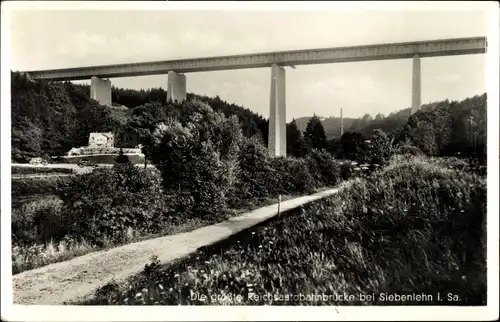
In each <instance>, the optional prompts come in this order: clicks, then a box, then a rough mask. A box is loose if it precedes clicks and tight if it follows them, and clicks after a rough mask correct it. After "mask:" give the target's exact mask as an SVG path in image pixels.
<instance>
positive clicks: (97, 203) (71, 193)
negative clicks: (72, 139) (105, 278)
mask: <svg viewBox="0 0 500 322" xmlns="http://www.w3.org/2000/svg"><path fill="white" fill-rule="evenodd" d="M61 198H62V199H63V201H64V208H63V211H64V212H65V213H66V214H67V216H68V220H69V222H70V223H71V227H70V234H71V235H72V236H74V237H75V238H83V239H86V240H88V241H90V242H92V243H95V244H97V245H103V243H104V241H105V240H107V239H110V238H111V239H113V240H116V241H121V240H123V239H124V238H126V232H127V230H128V229H129V228H132V229H134V230H138V231H143V232H147V233H154V232H158V231H161V229H162V228H163V224H164V223H165V222H168V220H167V218H165V216H168V214H169V213H170V209H169V208H168V207H167V203H166V202H165V201H166V199H168V196H164V195H163V190H162V188H161V179H160V177H159V176H157V175H155V174H154V173H153V172H150V171H147V170H144V169H139V168H137V167H135V166H134V165H132V164H122V165H120V166H116V167H114V168H113V170H112V171H110V172H104V173H90V174H85V175H81V176H78V177H77V178H75V179H74V181H73V182H72V184H71V185H70V186H69V187H68V188H67V189H65V191H64V192H63V194H62V196H61Z"/></svg>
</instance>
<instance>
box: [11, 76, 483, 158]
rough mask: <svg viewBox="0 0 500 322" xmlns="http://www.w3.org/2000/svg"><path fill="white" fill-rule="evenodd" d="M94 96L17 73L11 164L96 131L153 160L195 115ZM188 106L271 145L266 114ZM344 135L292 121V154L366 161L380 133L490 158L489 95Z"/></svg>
mask: <svg viewBox="0 0 500 322" xmlns="http://www.w3.org/2000/svg"><path fill="white" fill-rule="evenodd" d="M89 92H90V87H89V86H88V85H75V84H72V83H69V82H66V83H61V82H43V81H30V80H28V79H27V78H26V77H24V76H23V75H21V74H19V73H12V159H13V160H14V161H17V162H19V161H21V162H25V161H27V160H29V159H30V158H32V157H36V156H46V157H47V156H54V155H64V154H65V153H67V152H68V151H69V150H70V149H71V148H72V147H78V146H84V145H87V142H88V137H89V133H90V132H113V133H114V134H115V145H116V146H118V147H123V148H133V147H136V146H138V145H142V146H143V151H144V153H145V154H146V158H147V159H148V158H150V155H151V151H150V150H148V147H149V146H151V144H152V139H153V138H152V135H153V132H154V129H155V128H156V125H157V124H159V123H162V122H166V121H168V120H169V119H172V118H174V119H179V120H180V121H181V122H182V121H183V119H185V118H186V117H187V116H188V115H190V113H191V112H192V111H188V110H186V106H185V105H182V106H181V105H180V104H167V103H166V92H165V91H164V90H163V89H161V88H156V89H150V90H128V89H122V88H116V87H113V88H112V97H113V105H122V106H125V107H126V108H113V107H105V106H101V105H99V104H98V103H97V102H96V101H95V100H93V99H91V98H90V97H89ZM187 100H188V101H192V100H198V101H200V102H203V103H206V104H208V105H209V106H210V107H211V108H212V109H213V110H214V111H215V112H220V113H222V115H224V116H225V117H231V116H233V115H234V116H236V117H237V119H238V121H239V123H240V126H241V130H242V135H243V136H244V137H253V136H257V137H260V139H261V141H262V142H263V144H265V145H266V146H267V140H268V120H266V119H265V118H264V117H262V116H261V115H258V114H256V113H253V112H251V111H250V110H248V109H245V108H243V107H241V106H238V105H236V104H232V103H228V102H226V101H224V100H222V99H221V98H219V97H218V96H216V97H207V96H199V95H195V94H191V93H189V94H188V95H187ZM187 106H189V105H187ZM306 120H307V123H305V121H306ZM344 128H345V129H346V131H345V133H344V134H343V135H342V137H340V118H326V119H320V118H319V117H318V116H316V115H314V116H313V117H311V118H300V119H297V120H293V121H292V122H291V123H289V124H287V130H286V132H287V154H288V155H291V156H295V157H305V156H307V155H309V154H310V152H311V150H312V149H317V150H326V151H329V152H330V153H331V154H333V155H334V156H336V157H337V158H345V159H355V160H362V159H363V158H364V157H363V156H364V155H366V153H368V152H367V151H370V148H369V146H370V144H371V143H370V140H372V139H373V138H374V133H379V131H378V130H380V131H382V132H383V133H385V134H386V135H387V136H388V139H389V140H390V141H391V142H392V143H391V144H393V145H399V146H407V147H408V146H409V147H415V148H418V149H419V150H421V151H422V152H423V153H426V154H429V155H456V154H472V153H475V154H481V155H484V154H485V151H486V148H485V146H486V94H483V95H481V96H474V97H472V98H467V99H465V100H463V101H461V102H456V101H448V100H445V101H442V102H434V103H431V104H427V105H424V106H423V107H422V109H421V110H419V111H418V112H417V113H415V114H414V115H412V116H411V117H410V109H403V110H400V111H397V112H394V113H391V114H390V115H388V116H384V115H382V114H377V115H376V116H375V118H372V117H371V116H370V115H369V114H366V115H364V116H363V117H361V118H358V119H344ZM377 135H379V134H377Z"/></svg>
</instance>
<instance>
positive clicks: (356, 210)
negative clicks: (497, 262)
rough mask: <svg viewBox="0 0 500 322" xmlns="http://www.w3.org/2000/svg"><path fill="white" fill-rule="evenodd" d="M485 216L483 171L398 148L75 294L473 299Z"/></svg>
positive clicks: (478, 293) (243, 300)
mask: <svg viewBox="0 0 500 322" xmlns="http://www.w3.org/2000/svg"><path fill="white" fill-rule="evenodd" d="M485 221H486V183H485V179H484V178H482V177H480V176H477V175H475V174H469V173H464V172H462V171H457V170H454V169H449V168H445V167H443V166H442V165H439V164H436V163H433V162H428V161H426V160H425V159H422V158H415V159H410V160H408V159H406V160H403V159H398V160H397V162H395V161H393V163H392V164H390V165H389V166H388V167H387V168H386V169H383V170H382V171H379V172H376V173H374V174H372V175H371V176H369V177H368V178H367V179H361V178H355V179H352V180H351V181H350V183H349V185H348V186H347V187H346V188H345V189H343V190H342V191H341V192H339V194H337V195H335V196H333V197H331V198H329V199H326V200H322V201H319V202H315V203H313V204H312V205H310V206H307V207H305V208H304V209H303V210H302V211H298V212H296V213H295V214H293V215H290V216H283V217H282V218H281V219H279V220H276V221H274V222H272V223H271V224H268V225H267V226H263V227H259V228H256V229H254V230H252V231H247V232H244V233H242V234H240V235H239V236H238V239H236V240H232V241H231V242H228V243H227V244H225V245H223V246H217V247H213V248H210V249H207V250H204V251H200V252H198V253H197V254H195V255H193V256H192V257H190V258H188V259H185V260H182V261H180V262H177V263H174V264H169V265H164V266H162V265H160V263H158V262H157V261H153V263H151V264H150V265H148V266H147V267H146V268H145V270H144V271H143V272H142V273H141V274H139V275H137V276H134V277H132V278H131V279H129V280H128V281H127V282H126V283H125V284H121V285H118V284H116V283H111V284H109V285H107V286H105V287H104V288H102V289H99V290H98V291H97V292H96V294H95V297H94V298H93V299H92V300H90V301H88V302H85V303H83V304H107V305H109V304H117V305H123V304H130V305H137V304H159V305H165V304H167V305H168V304H172V305H176V304H198V305H199V304H215V305H221V304H244V305H262V304H273V305H325V304H326V305H333V304H335V305H351V304H361V305H369V304H380V305H401V304H403V305H424V304H428V305H484V304H485V302H486V264H485V249H486V236H485V227H486V225H485ZM300 294H302V295H303V296H302V297H300ZM311 294H316V295H327V297H326V298H325V297H319V298H318V297H315V298H312V297H311V296H310V295H311ZM344 294H347V295H349V296H351V297H348V298H345V297H341V296H340V295H344ZM384 294H385V295H389V294H392V295H395V294H399V295H410V294H419V295H420V296H421V298H413V299H411V298H410V299H407V300H406V301H403V300H401V299H399V300H397V299H396V300H395V301H388V299H389V297H387V296H384ZM201 295H204V296H205V297H204V300H201ZM264 295H267V297H265V296H264ZM307 295H309V297H306V296H307ZM328 295H329V296H328ZM450 295H451V296H450ZM237 296H239V297H237ZM369 296H373V298H370V297H369ZM454 296H456V297H454ZM230 298H231V299H232V300H229V299H230ZM236 298H237V299H239V300H236V301H235V299H236Z"/></svg>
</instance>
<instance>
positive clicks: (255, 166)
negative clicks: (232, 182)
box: [232, 137, 273, 205]
mask: <svg viewBox="0 0 500 322" xmlns="http://www.w3.org/2000/svg"><path fill="white" fill-rule="evenodd" d="M238 166H239V170H240V171H239V172H238V180H237V182H236V189H235V193H234V194H233V198H232V199H233V200H232V204H233V205H239V204H241V203H242V202H244V201H248V200H262V199H264V198H266V197H269V194H270V193H271V191H270V190H269V187H268V184H267V182H268V181H269V178H270V177H271V176H272V174H273V168H272V167H271V155H270V154H269V150H268V149H267V147H265V146H264V142H263V141H262V140H261V139H260V138H259V137H252V138H245V139H243V142H242V144H241V147H240V153H239V157H238Z"/></svg>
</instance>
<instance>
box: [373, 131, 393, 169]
mask: <svg viewBox="0 0 500 322" xmlns="http://www.w3.org/2000/svg"><path fill="white" fill-rule="evenodd" d="M392 142H393V141H392V140H391V138H389V136H387V134H386V133H385V132H383V131H382V130H379V129H377V130H375V131H374V133H373V137H372V139H371V143H370V148H369V157H368V158H369V159H370V160H369V161H370V162H371V163H372V164H380V165H386V164H387V163H388V162H389V160H390V158H391V157H392V156H393V155H394V149H393V147H392Z"/></svg>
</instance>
